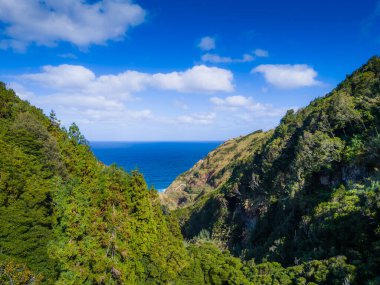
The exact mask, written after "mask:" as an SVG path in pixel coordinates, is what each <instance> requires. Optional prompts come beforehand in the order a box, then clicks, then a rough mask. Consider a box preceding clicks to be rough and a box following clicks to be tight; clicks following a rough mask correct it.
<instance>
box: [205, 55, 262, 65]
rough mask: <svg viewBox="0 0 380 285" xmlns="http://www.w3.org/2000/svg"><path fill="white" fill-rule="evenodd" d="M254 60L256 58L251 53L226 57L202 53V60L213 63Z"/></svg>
mask: <svg viewBox="0 0 380 285" xmlns="http://www.w3.org/2000/svg"><path fill="white" fill-rule="evenodd" d="M253 60H255V58H254V57H253V56H252V55H250V54H244V55H243V56H242V58H231V57H224V56H220V55H217V54H213V53H206V54H204V55H202V61H204V62H212V63H241V62H250V61H253Z"/></svg>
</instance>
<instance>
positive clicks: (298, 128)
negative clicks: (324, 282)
mask: <svg viewBox="0 0 380 285" xmlns="http://www.w3.org/2000/svg"><path fill="white" fill-rule="evenodd" d="M379 132H380V58H378V57H374V58H372V59H371V60H370V61H369V62H368V63H367V64H366V65H364V66H362V67H361V68H360V69H358V70H357V71H355V72H354V73H353V74H352V75H350V76H348V77H347V78H346V80H344V81H343V82H342V83H341V84H339V86H338V87H337V88H335V89H334V90H333V91H332V92H331V93H329V94H327V95H326V96H325V97H323V98H318V99H316V100H314V101H313V102H311V104H310V105H309V106H307V107H305V108H303V109H300V110H298V111H297V112H293V111H288V113H287V114H286V115H285V116H284V118H283V119H282V120H281V123H280V125H279V126H278V127H277V128H276V129H274V130H273V131H270V132H267V133H256V134H252V135H250V136H248V137H247V138H246V139H248V138H249V141H250V143H249V145H250V146H249V147H248V148H245V147H239V146H238V145H239V140H236V143H235V148H233V150H230V149H229V148H228V147H226V146H222V147H221V148H219V149H217V150H216V151H214V152H213V153H210V155H209V156H208V159H206V160H205V161H203V162H200V163H198V164H197V165H195V166H194V167H193V168H192V169H191V170H189V171H188V172H186V173H184V174H183V175H181V176H179V177H178V178H177V179H176V181H175V182H174V183H173V185H172V187H171V188H170V189H169V190H168V192H167V193H165V195H164V196H165V199H166V200H165V199H163V201H164V203H165V205H170V207H171V208H177V210H175V213H176V214H177V216H178V217H179V219H180V221H181V224H182V232H183V234H184V236H185V237H186V238H188V239H193V238H197V237H199V236H201V235H202V236H204V235H205V233H207V235H208V236H210V238H211V239H212V240H214V242H215V243H217V244H218V245H219V246H220V247H222V248H228V249H230V250H231V251H232V252H233V253H234V254H235V255H238V256H241V257H243V258H252V257H253V258H255V259H256V260H258V261H260V260H272V261H279V262H281V263H282V264H287V265H292V264H297V263H296V261H297V262H298V261H300V260H301V261H302V260H310V259H322V258H329V257H332V256H336V255H345V256H347V257H348V260H349V262H354V263H355V262H356V263H357V264H359V265H358V267H359V271H360V270H361V272H362V273H360V274H363V275H365V274H367V273H365V272H367V271H368V266H367V265H368V264H367V265H365V264H366V262H370V263H371V266H372V267H373V268H375V267H376V266H378V265H379V261H380V257H379V253H378V252H377V253H376V252H374V251H373V249H375V248H377V249H379V246H380V242H379V241H380V230H379V229H380V224H379V221H380V210H379V209H380V203H379V202H378V201H380V194H379V177H380V172H379V170H380V160H379V158H380V135H379ZM230 143H231V144H232V145H234V143H233V141H232V142H230ZM227 144H228V143H226V145H227ZM222 150H224V151H225V152H224V153H223V151H222ZM240 153H244V154H242V155H240ZM223 157H224V158H226V159H224V161H225V163H220V164H219V163H218V162H219V161H222V159H223ZM227 157H228V158H227ZM213 166H216V168H213ZM226 168H227V169H228V172H227V175H225V176H223V175H222V173H224V172H223V169H226ZM197 173H200V175H199V176H198V177H197V175H198V174H197ZM210 177H211V179H210ZM213 177H222V178H220V179H213ZM181 184H183V185H184V186H183V187H180V185H181ZM168 200H169V202H168ZM354 224H355V225H354ZM295 260H296V261H295ZM371 266H370V267H371ZM363 275H362V276H361V277H359V279H360V278H364V279H365V278H366V277H363Z"/></svg>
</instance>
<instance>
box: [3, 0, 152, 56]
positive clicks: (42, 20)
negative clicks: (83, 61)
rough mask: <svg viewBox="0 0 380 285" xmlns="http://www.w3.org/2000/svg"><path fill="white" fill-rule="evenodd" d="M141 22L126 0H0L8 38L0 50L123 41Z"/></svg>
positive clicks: (139, 10) (136, 9)
mask: <svg viewBox="0 0 380 285" xmlns="http://www.w3.org/2000/svg"><path fill="white" fill-rule="evenodd" d="M144 18H145V11H144V10H143V9H142V8H141V7H140V6H139V5H137V4H133V3H131V2H130V1H128V0H127V1H119V0H100V1H97V2H95V3H93V4H89V3H86V2H85V1H83V0H80V1H79V0H45V1H40V0H17V1H10V0H0V22H3V23H4V24H5V25H6V26H5V29H4V31H3V33H4V34H5V35H6V36H7V39H5V40H2V41H0V48H9V47H10V48H14V49H16V50H23V49H25V48H26V47H27V46H28V45H29V44H31V43H36V44H38V45H46V46H53V45H55V44H56V43H57V42H59V41H65V42H70V43H72V44H74V45H76V46H78V47H81V48H85V47H87V46H89V45H91V44H104V43H106V42H107V41H108V40H120V39H122V38H124V36H125V34H126V32H127V31H128V29H129V28H130V27H132V26H136V25H138V24H140V23H142V22H143V21H144Z"/></svg>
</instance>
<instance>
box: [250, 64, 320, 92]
mask: <svg viewBox="0 0 380 285" xmlns="http://www.w3.org/2000/svg"><path fill="white" fill-rule="evenodd" d="M251 73H262V74H263V75H264V78H265V80H266V81H267V82H268V83H269V84H272V85H274V86H276V87H278V88H284V89H286V88H289V89H290V88H298V87H309V86H315V85H319V84H321V82H319V81H317V80H316V79H315V78H316V77H317V76H318V73H317V72H316V71H315V70H314V69H313V68H312V67H310V66H308V65H306V64H295V65H291V64H263V65H259V66H257V67H256V68H254V69H252V71H251Z"/></svg>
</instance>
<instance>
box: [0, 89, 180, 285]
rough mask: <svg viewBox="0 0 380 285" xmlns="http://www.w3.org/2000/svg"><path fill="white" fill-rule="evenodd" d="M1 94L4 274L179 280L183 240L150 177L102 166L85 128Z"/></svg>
mask: <svg viewBox="0 0 380 285" xmlns="http://www.w3.org/2000/svg"><path fill="white" fill-rule="evenodd" d="M0 100H1V104H0V258H1V260H2V262H3V264H6V266H5V267H2V270H4V272H7V270H8V271H9V272H13V273H14V274H16V273H17V268H18V267H20V266H21V268H22V267H23V266H27V267H28V268H29V269H30V270H31V272H29V273H27V271H23V272H25V274H26V276H21V277H20V276H19V277H20V278H21V279H20V280H22V278H26V279H27V278H32V279H31V280H37V281H41V282H44V283H49V284H50V283H55V282H57V284H95V283H97V284H121V283H125V284H133V283H135V282H140V281H141V282H142V281H143V282H144V283H149V282H153V281H155V280H156V279H157V280H160V281H161V282H164V281H165V280H172V279H174V278H175V277H176V276H177V274H178V272H179V271H180V270H181V269H182V267H183V265H181V264H180V263H179V262H178V260H181V259H185V258H184V254H185V248H184V246H183V244H182V237H181V235H180V233H179V230H178V226H177V225H176V223H173V222H171V221H170V220H169V217H166V216H163V214H162V212H161V209H160V205H159V201H158V196H157V193H156V191H148V190H147V186H146V184H145V181H144V179H143V177H142V176H141V174H139V173H136V172H134V173H131V174H127V173H126V172H124V171H123V170H120V169H118V168H117V167H113V166H112V167H106V166H104V165H102V164H101V163H99V162H98V161H97V160H96V159H95V157H94V155H93V154H92V153H91V151H90V150H89V147H88V146H87V145H86V141H85V139H84V137H83V136H82V135H81V134H80V132H79V129H78V127H77V126H76V125H75V124H74V125H72V126H71V127H70V129H69V130H68V131H66V130H65V129H64V128H61V127H60V126H59V121H58V120H57V119H56V117H55V116H54V114H52V115H51V117H50V118H48V117H46V116H44V115H43V114H42V112H41V110H39V109H37V108H35V107H32V106H30V105H29V104H28V103H27V102H24V101H22V100H20V99H19V98H17V97H16V95H15V94H14V92H13V91H12V90H7V89H6V88H5V86H4V84H0ZM12 270H13V271H12ZM0 273H1V270H0ZM13 273H12V274H13ZM16 275H17V274H16ZM16 275H15V276H16ZM0 276H1V277H0V280H1V278H3V279H4V280H3V282H6V281H9V282H10V280H8V277H7V276H6V274H3V275H1V274H0ZM15 276H14V277H15ZM28 276H29V277H28ZM15 278H16V277H15ZM16 279H17V278H16ZM152 280H153V281H152ZM37 281H36V282H37ZM14 282H15V281H14ZM155 282H156V281H155ZM0 283H1V284H4V283H2V282H0ZM20 284H23V283H22V282H21V283H20ZM25 284H26V283H25Z"/></svg>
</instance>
